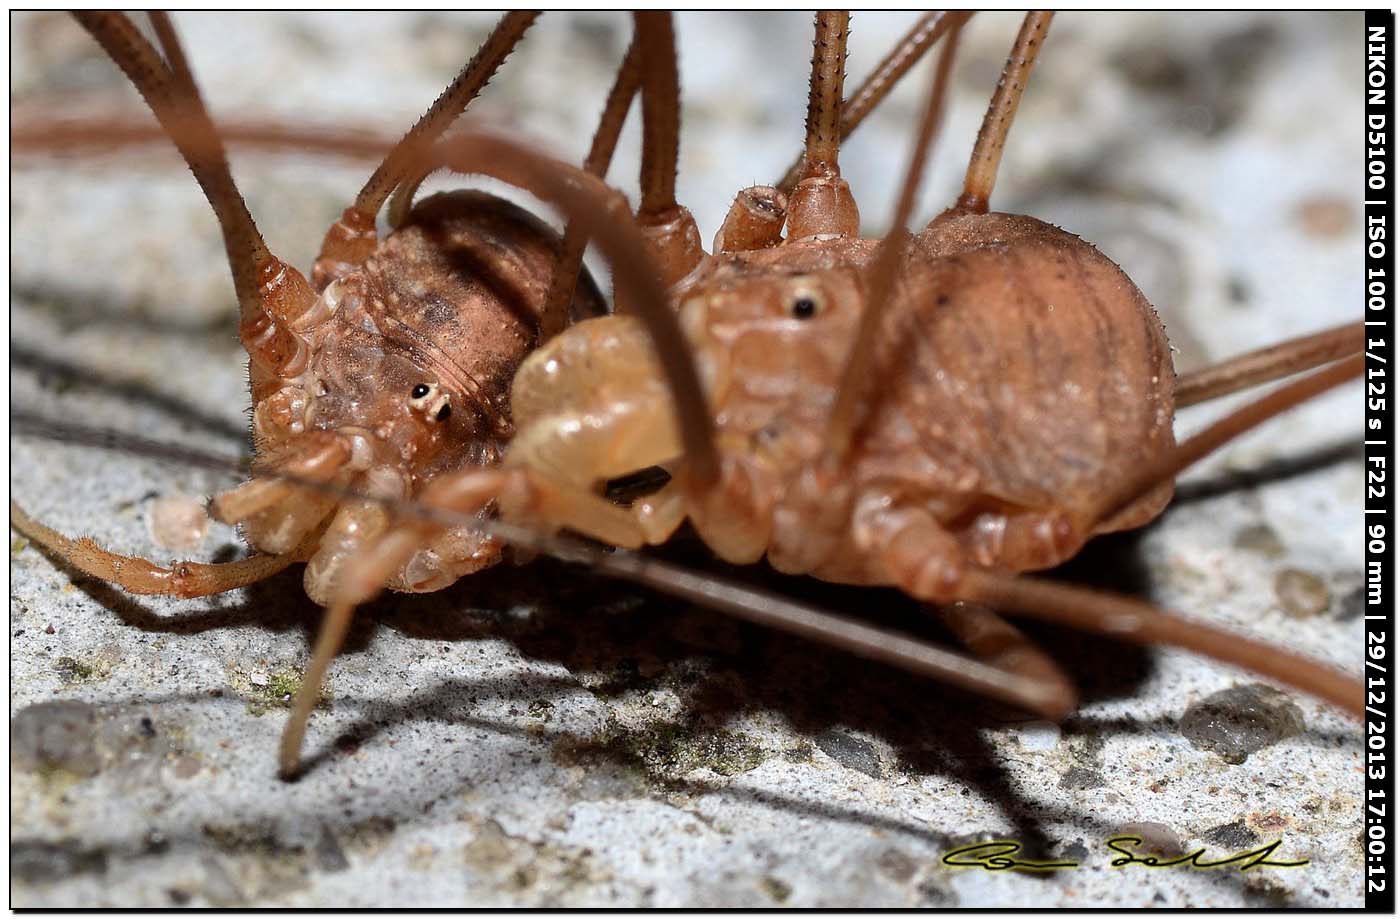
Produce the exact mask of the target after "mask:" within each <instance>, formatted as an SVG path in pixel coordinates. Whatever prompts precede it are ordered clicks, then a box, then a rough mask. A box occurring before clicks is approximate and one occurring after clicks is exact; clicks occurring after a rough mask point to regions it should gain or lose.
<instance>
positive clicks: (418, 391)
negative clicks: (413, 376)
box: [413, 383, 428, 399]
mask: <svg viewBox="0 0 1400 919" xmlns="http://www.w3.org/2000/svg"><path fill="white" fill-rule="evenodd" d="M427 394H428V384H426V383H419V384H418V385H417V386H415V387H413V398H415V399H421V398H423V397H424V396H426V395H427Z"/></svg>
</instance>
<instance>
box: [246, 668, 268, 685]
mask: <svg viewBox="0 0 1400 919" xmlns="http://www.w3.org/2000/svg"><path fill="white" fill-rule="evenodd" d="M248 682H249V683H252V684H253V685H254V686H257V687H259V688H262V687H264V686H266V685H267V684H268V683H271V682H272V677H270V676H268V675H267V673H266V672H265V671H262V670H254V671H252V672H251V673H249V674H248Z"/></svg>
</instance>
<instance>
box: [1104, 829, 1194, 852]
mask: <svg viewBox="0 0 1400 919" xmlns="http://www.w3.org/2000/svg"><path fill="white" fill-rule="evenodd" d="M1113 835H1114V836H1136V837H1138V838H1139V839H1141V840H1142V845H1140V846H1133V847H1132V851H1133V852H1134V853H1151V854H1152V855H1156V856H1161V857H1166V858H1175V857H1176V856H1178V855H1181V854H1183V853H1184V852H1185V851H1186V848H1185V846H1184V845H1183V844H1182V841H1181V837H1180V836H1179V835H1178V834H1177V832H1176V830H1173V829H1172V828H1171V827H1169V826H1167V825H1166V824H1165V823H1157V822H1155V821H1152V820H1142V821H1138V822H1136V823H1125V824H1123V825H1122V826H1120V827H1119V828H1118V829H1117V830H1115V831H1114V833H1113ZM1124 848H1126V846H1125V847H1124Z"/></svg>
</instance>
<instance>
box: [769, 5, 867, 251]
mask: <svg viewBox="0 0 1400 919" xmlns="http://www.w3.org/2000/svg"><path fill="white" fill-rule="evenodd" d="M850 24H851V14H850V13H848V12H845V11H833V10H821V11H819V12H818V13H817V18H816V28H815V35H814V36H813V39H812V74H811V77H810V79H809V84H808V91H807V141H806V146H805V147H804V153H803V166H802V177H801V178H800V179H799V180H798V182H797V185H796V186H794V188H793V190H792V194H791V195H790V196H789V197H788V202H787V242H788V243H792V242H795V241H798V240H803V239H807V238H809V237H821V238H825V239H834V238H843V237H844V238H851V237H855V236H858V235H859V234H860V209H859V208H858V207H857V206H856V199H855V196H854V195H852V194H851V187H850V185H848V184H847V182H846V180H845V179H843V178H841V165H840V152H841V93H842V88H843V86H844V84H845V79H846V39H847V37H848V35H849V34H850Z"/></svg>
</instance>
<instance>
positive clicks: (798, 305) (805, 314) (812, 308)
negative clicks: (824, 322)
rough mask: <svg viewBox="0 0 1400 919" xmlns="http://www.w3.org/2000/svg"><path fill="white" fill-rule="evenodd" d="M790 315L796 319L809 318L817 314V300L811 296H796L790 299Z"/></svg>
mask: <svg viewBox="0 0 1400 919" xmlns="http://www.w3.org/2000/svg"><path fill="white" fill-rule="evenodd" d="M792 315H794V316H796V317H797V318H798V319H811V318H812V317H813V316H815V315H817V301H816V300H813V299H812V298H811V297H798V298H797V299H796V300H794V301H792Z"/></svg>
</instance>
